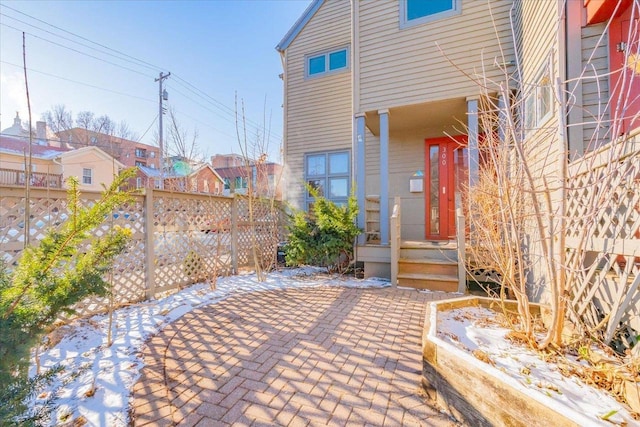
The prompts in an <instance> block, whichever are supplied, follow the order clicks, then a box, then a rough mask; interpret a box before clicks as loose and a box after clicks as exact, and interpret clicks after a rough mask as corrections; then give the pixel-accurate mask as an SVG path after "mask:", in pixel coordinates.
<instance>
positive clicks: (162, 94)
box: [155, 71, 171, 190]
mask: <svg viewBox="0 0 640 427" xmlns="http://www.w3.org/2000/svg"><path fill="white" fill-rule="evenodd" d="M170 75H171V73H170V72H169V73H167V74H162V71H161V72H160V77H158V78H157V79H156V80H155V81H157V82H158V100H159V109H158V147H159V148H160V189H161V190H164V146H163V142H162V115H163V114H164V107H163V106H162V101H166V100H168V99H169V94H168V93H167V91H166V90H162V81H163V80H164V79H166V78H167V77H169V76H170Z"/></svg>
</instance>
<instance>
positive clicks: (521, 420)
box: [422, 297, 593, 427]
mask: <svg viewBox="0 0 640 427" xmlns="http://www.w3.org/2000/svg"><path fill="white" fill-rule="evenodd" d="M495 302H496V301H495V300H492V299H490V298H483V297H468V298H460V299H453V300H442V301H437V302H432V303H431V309H430V311H429V314H427V318H426V319H425V330H424V335H423V346H422V359H423V362H422V366H423V367H422V385H423V387H424V389H425V390H426V391H427V393H428V394H429V395H430V396H431V398H433V399H435V400H436V401H437V402H438V403H439V404H440V405H442V406H443V407H444V408H445V409H447V410H448V411H449V412H450V413H451V414H453V416H454V417H456V418H457V419H458V420H459V421H463V422H465V423H468V424H469V425H473V426H526V427H533V426H556V427H564V426H576V427H577V426H585V425H591V424H593V419H591V418H587V417H585V416H584V415H582V414H581V413H578V412H576V411H575V410H574V409H572V408H570V407H567V406H566V405H563V404H560V403H558V402H557V401H554V400H553V399H551V398H547V397H546V396H543V395H539V396H538V395H536V393H534V394H533V395H531V393H530V392H528V391H527V389H526V387H525V386H524V385H522V384H521V383H520V382H519V381H517V380H516V379H514V378H513V377H511V376H509V375H507V374H505V373H503V372H502V371H500V370H499V369H496V368H494V367H492V366H491V365H488V364H486V363H484V362H482V361H480V360H478V359H476V358H475V357H474V356H473V355H471V354H469V353H467V352H466V351H464V350H461V349H459V348H457V347H455V346H453V345H451V344H449V343H448V342H445V341H443V340H441V339H439V338H438V337H437V330H436V325H437V319H438V314H439V313H441V312H443V311H447V310H452V309H456V308H461V307H466V306H481V307H485V308H492V307H491V306H492V303H493V305H495ZM507 304H508V307H507V308H508V309H509V310H511V309H513V310H516V306H515V304H514V303H507ZM532 311H534V313H533V314H538V313H539V311H540V307H539V306H537V305H532Z"/></svg>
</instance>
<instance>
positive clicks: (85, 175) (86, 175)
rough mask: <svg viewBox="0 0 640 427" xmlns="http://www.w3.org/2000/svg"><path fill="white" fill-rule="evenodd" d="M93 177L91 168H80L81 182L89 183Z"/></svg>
mask: <svg viewBox="0 0 640 427" xmlns="http://www.w3.org/2000/svg"><path fill="white" fill-rule="evenodd" d="M92 177H93V170H92V169H89V168H83V169H82V183H83V184H86V185H91V182H92Z"/></svg>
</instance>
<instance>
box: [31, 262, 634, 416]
mask: <svg viewBox="0 0 640 427" xmlns="http://www.w3.org/2000/svg"><path fill="white" fill-rule="evenodd" d="M323 273H326V271H325V270H324V269H319V268H301V269H291V270H284V271H282V272H277V273H271V274H269V275H268V276H267V280H266V281H265V282H258V281H257V279H256V277H255V275H253V274H246V275H239V276H230V277H226V278H220V279H218V282H217V284H216V289H215V290H211V288H210V287H209V285H207V284H198V285H194V286H192V287H189V288H187V289H184V290H182V291H180V292H177V293H175V294H172V295H169V296H166V297H165V298H160V299H157V300H152V301H145V302H141V303H139V304H135V305H132V306H129V307H125V308H121V309H119V310H117V311H115V312H114V316H113V327H112V333H113V344H112V345H111V346H107V328H108V321H109V319H108V317H107V316H106V315H99V316H93V317H91V318H89V319H83V320H80V321H76V322H74V323H73V324H71V325H68V326H65V327H63V328H61V330H60V331H58V334H57V335H58V336H62V337H63V338H62V339H61V340H60V341H59V342H57V343H54V345H52V346H51V348H48V349H47V350H46V351H42V352H41V354H40V363H41V366H42V367H43V369H47V368H50V367H52V366H54V365H57V364H60V365H62V366H63V367H64V371H63V372H62V373H61V374H60V375H59V376H58V378H57V379H56V381H55V383H54V384H53V385H52V386H51V387H50V388H49V389H48V390H46V391H45V393H43V394H41V395H40V396H39V397H38V398H36V399H35V400H34V401H33V402H32V404H33V405H37V404H38V403H39V402H42V401H43V399H44V398H45V397H46V396H47V395H49V394H51V393H55V394H56V395H57V396H58V400H57V407H56V409H55V410H54V412H53V413H52V419H51V424H52V425H56V424H59V423H61V422H66V421H71V420H77V419H79V418H80V417H82V418H83V419H84V420H85V422H86V425H89V426H126V425H127V424H128V421H129V420H128V414H127V411H128V407H129V398H130V390H131V388H132V386H133V385H134V383H135V382H136V381H137V379H138V377H139V375H140V374H139V372H140V369H141V368H142V366H143V359H142V352H143V346H144V343H145V341H147V340H148V339H149V337H151V336H152V335H154V334H156V333H158V332H159V331H161V330H162V329H163V328H164V327H165V326H166V325H167V324H169V323H171V322H173V321H175V320H176V319H178V318H180V317H181V316H183V315H184V314H186V313H188V312H190V311H191V310H194V309H196V308H198V307H201V306H205V305H209V304H214V303H216V302H218V301H222V300H224V299H225V298H228V297H230V296H235V295H239V294H243V293H250V292H257V291H266V290H276V289H283V288H294V287H297V288H299V287H314V286H344V287H358V288H366V287H376V288H378V287H387V286H390V283H389V282H388V281H386V280H383V279H367V280H358V279H353V278H347V277H337V276H329V275H327V274H323ZM475 310H483V309H475ZM486 315H487V313H486V312H483V311H477V312H474V311H471V312H465V313H464V314H461V313H458V312H457V311H455V310H454V311H451V312H449V314H447V315H444V316H443V315H442V314H441V315H440V316H439V317H438V319H439V324H438V332H439V338H440V339H442V340H443V341H445V342H447V343H449V345H455V346H458V347H463V348H466V349H468V350H469V351H473V350H474V349H478V348H479V349H481V350H483V351H484V352H485V353H487V354H488V355H489V357H491V359H492V360H493V361H494V362H495V364H496V367H497V368H498V370H500V374H503V375H507V376H509V378H510V379H511V380H512V381H517V382H519V383H521V385H522V387H523V388H524V389H525V391H526V392H527V393H530V394H531V396H536V398H538V399H539V398H540V396H542V398H543V399H547V400H548V401H549V402H551V403H553V402H556V403H558V404H562V405H565V406H564V407H567V408H571V410H572V411H575V412H576V413H581V414H583V415H585V416H586V417H588V419H589V420H591V421H592V423H590V424H589V425H599V424H603V425H611V423H613V424H620V425H624V422H625V421H626V422H627V423H628V424H627V425H640V423H638V422H637V421H634V420H633V419H632V418H631V416H630V414H629V413H628V412H627V411H626V410H625V409H624V407H623V406H622V405H620V404H619V403H618V402H617V401H615V399H613V398H612V397H610V396H609V395H607V394H606V393H604V392H602V391H599V390H595V389H593V388H592V387H589V386H586V385H584V384H582V383H581V382H580V381H579V380H577V379H575V378H565V377H563V376H562V375H561V374H560V373H559V372H558V371H557V370H554V368H553V365H547V364H546V363H545V362H543V361H542V360H541V359H540V357H539V356H538V355H536V354H535V353H533V352H530V351H527V350H526V349H524V348H523V349H520V350H518V351H517V352H514V351H513V346H512V345H510V344H507V343H506V341H505V340H504V335H505V334H506V332H507V330H506V329H504V328H500V327H498V326H496V325H494V324H488V323H487V322H482V323H481V324H477V323H476V319H477V318H479V317H483V316H486ZM507 346H508V347H507ZM471 357H472V358H473V356H471ZM523 367H526V369H527V370H528V371H527V370H525V369H523ZM34 369H35V368H33V367H32V373H33V371H34ZM526 372H529V373H528V374H527V373H526ZM613 411H615V413H614V414H613V415H611V417H610V418H609V419H608V421H604V420H602V419H601V418H599V417H600V416H603V415H605V414H610V413H611V412H613Z"/></svg>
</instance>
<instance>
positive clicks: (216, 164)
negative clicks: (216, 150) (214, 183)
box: [211, 154, 245, 169]
mask: <svg viewBox="0 0 640 427" xmlns="http://www.w3.org/2000/svg"><path fill="white" fill-rule="evenodd" d="M244 165H245V158H244V156H242V155H241V154H216V155H215V156H211V166H213V168H214V169H217V168H232V167H239V166H244Z"/></svg>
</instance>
